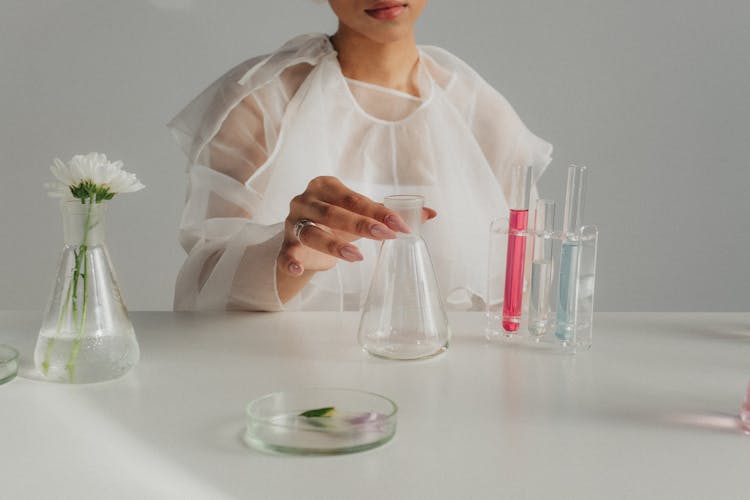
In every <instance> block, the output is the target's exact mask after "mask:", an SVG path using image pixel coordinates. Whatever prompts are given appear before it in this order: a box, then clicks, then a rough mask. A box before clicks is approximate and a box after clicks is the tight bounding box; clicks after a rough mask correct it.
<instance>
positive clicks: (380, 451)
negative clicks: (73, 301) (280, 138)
mask: <svg viewBox="0 0 750 500" xmlns="http://www.w3.org/2000/svg"><path fill="white" fill-rule="evenodd" d="M132 319H133V323H134V324H135V327H136V333H137V335H138V340H139V343H140V346H141V352H142V354H141V362H140V364H139V365H138V366H137V367H136V368H135V369H134V370H133V371H132V372H130V373H129V374H128V375H126V376H125V377H124V378H122V379H120V380H116V381H113V382H107V383H100V384H90V385H78V386H72V385H64V384H53V383H46V382H41V381H37V380H33V379H30V378H27V377H26V376H24V375H25V374H26V375H28V373H29V372H28V370H30V369H32V367H30V363H32V361H31V359H32V352H33V347H34V343H35V340H36V332H37V329H38V325H39V322H40V315H39V314H38V313H30V312H2V313H0V343H9V344H11V345H15V346H16V347H17V348H18V349H19V350H20V351H21V354H22V368H21V374H20V375H19V377H18V378H16V379H15V380H13V381H12V382H10V383H8V384H6V385H3V386H0V423H1V424H2V425H1V427H0V432H1V436H0V498H3V499H5V498H8V499H11V498H12V499H37V498H39V499H42V498H44V499H48V498H55V499H67V498H71V499H73V498H75V499H89V498H90V499H120V498H122V499H147V498H158V499H171V498H175V499H185V498H195V499H229V498H321V499H322V498H326V499H328V498H331V499H338V498H351V499H360V498H362V499H369V498H408V499H410V498H417V499H421V498H425V499H428V498H429V499H434V498H446V499H464V498H472V499H473V498H493V499H494V498H510V499H518V498H554V499H568V498H570V499H605V498H606V499H613V498H638V499H641V498H658V499H681V500H684V499H690V498H696V499H698V498H700V499H734V498H737V499H740V498H742V499H748V498H750V436H748V435H745V434H743V433H742V432H741V430H740V428H739V421H738V418H737V415H738V413H739V408H740V405H741V404H742V402H743V399H744V396H745V392H746V390H747V385H748V380H749V379H750V314H747V313H743V314H657V313H653V314H599V315H597V317H596V320H595V334H594V348H593V350H592V351H590V352H587V353H582V354H578V355H576V356H569V355H558V354H551V353H548V352H541V351H537V350H529V349H523V348H518V347H513V346H503V345H498V344H489V343H487V342H486V341H485V339H484V337H483V335H482V329H483V326H484V317H483V316H482V315H481V314H461V315H455V316H451V323H452V326H453V330H454V338H453V340H452V343H451V347H450V349H449V350H448V352H447V353H445V354H443V355H441V356H439V357H437V358H433V359H431V360H426V361H416V362H414V361H412V362H395V361H385V360H380V359H376V358H373V357H369V356H368V355H366V354H364V353H363V352H361V351H360V349H359V347H358V345H357V342H356V333H355V332H356V326H357V321H358V316H357V315H355V314H342V315H339V314H334V313H282V314H243V313H231V314H190V313H171V312H136V313H133V314H132ZM306 386H333V387H351V388H360V389H365V390H369V391H374V392H377V393H380V394H383V395H386V396H388V397H390V398H392V399H394V400H395V401H396V402H397V403H398V405H399V408H400V410H399V416H398V430H397V432H396V436H395V437H394V439H393V440H392V441H391V442H390V443H388V444H386V445H385V446H382V447H380V448H376V449H374V450H370V451H367V452H363V453H357V454H352V455H344V456H337V457H293V456H283V455H269V454H264V453H261V452H257V451H253V450H250V449H248V448H247V447H246V446H245V445H244V444H243V443H242V440H241V435H242V433H243V430H244V406H245V403H246V402H248V401H250V400H252V399H254V398H256V397H258V396H260V395H263V394H265V393H268V392H273V391H278V390H284V389H294V388H299V387H306Z"/></svg>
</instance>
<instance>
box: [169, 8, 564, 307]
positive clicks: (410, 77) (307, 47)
mask: <svg viewBox="0 0 750 500" xmlns="http://www.w3.org/2000/svg"><path fill="white" fill-rule="evenodd" d="M329 3H330V6H331V8H332V10H333V12H334V13H335V14H336V16H337V17H338V19H339V27H338V30H337V32H336V33H335V34H334V35H333V36H332V37H327V36H325V35H306V36H301V37H298V38H295V39H294V40H292V41H290V42H288V43H287V44H286V45H284V46H283V47H282V48H281V49H279V50H278V51H276V52H274V53H273V54H270V55H266V56H261V57H258V58H255V59H251V60H249V61H247V62H245V63H243V64H240V65H239V66H237V67H236V68H234V69H232V70H230V71H229V72H228V73H226V74H225V75H224V76H223V77H221V78H220V79H219V80H218V81H216V82H215V83H214V84H213V85H211V86H210V87H209V88H208V89H207V90H205V91H204V92H203V93H202V94H201V95H199V96H198V97H197V98H196V99H195V100H194V101H193V102H192V103H191V104H190V105H189V106H188V107H187V108H186V109H185V110H183V111H182V112H181V113H180V114H179V115H178V116H177V117H176V118H175V119H174V120H173V121H172V122H171V123H170V127H171V129H172V130H173V132H174V134H175V136H176V138H177V140H178V142H179V143H180V144H181V146H182V147H183V149H184V150H185V151H186V153H187V154H188V157H189V159H190V169H189V172H190V187H189V193H188V199H187V203H186V206H185V211H184V214H183V220H182V224H181V233H180V234H181V238H180V239H181V243H182V245H183V247H184V248H185V249H186V251H187V252H188V257H187V259H186V261H185V263H184V265H183V267H182V269H181V270H180V274H179V276H178V278H177V284H176V293H175V309H178V310H180V309H225V308H229V309H246V310H282V309H305V310H315V309H339V310H343V309H357V308H359V306H360V305H361V303H362V302H363V301H364V299H365V296H366V293H367V286H368V284H369V281H370V277H371V275H372V271H373V268H374V265H375V262H376V255H377V244H378V243H379V242H380V241H382V240H384V239H389V238H394V237H396V232H398V231H408V227H407V226H405V224H404V222H403V221H402V220H401V219H400V218H399V217H398V215H396V214H395V213H393V212H390V211H389V210H387V209H385V208H384V207H383V206H382V205H381V204H380V203H379V202H380V201H381V200H382V198H383V197H384V196H386V195H388V194H395V193H409V194H421V195H423V196H424V197H425V200H426V203H427V204H428V205H430V206H431V207H434V208H435V209H437V211H438V212H440V214H441V215H440V217H439V218H437V219H436V220H435V221H431V222H429V223H427V224H425V227H424V228H423V230H422V235H423V237H424V238H425V240H426V241H427V243H428V246H429V247H430V249H431V251H432V256H433V263H434V265H435V268H436V270H437V274H438V280H439V283H440V285H441V288H442V290H443V293H444V296H445V297H446V299H447V303H448V305H449V306H454V307H457V308H462V309H469V308H472V307H474V308H476V307H481V304H482V300H481V297H482V295H483V293H482V292H483V290H484V288H485V283H486V262H487V255H486V247H487V244H486V238H487V231H488V225H489V221H490V220H491V219H493V218H495V217H498V216H501V215H504V214H506V213H507V211H508V207H507V202H506V199H507V197H508V194H509V193H508V192H507V184H508V182H507V180H508V179H509V172H510V169H511V168H513V167H515V166H517V165H531V166H532V167H533V169H534V174H535V179H538V177H539V175H541V173H542V171H543V169H544V168H545V167H546V166H547V164H548V163H549V161H550V153H551V149H552V148H551V146H550V145H549V144H548V143H546V142H545V141H543V140H541V139H539V138H538V137H536V136H535V135H534V134H532V133H531V132H530V131H529V130H528V129H527V128H526V127H525V126H524V124H523V122H522V121H521V120H520V119H519V117H518V115H517V114H516V113H515V111H514V110H513V108H512V107H511V106H510V104H509V103H508V102H507V101H506V100H505V99H504V98H503V97H502V96H501V95H500V94H498V93H497V92H496V91H495V90H494V89H492V88H491V87H490V86H489V85H488V84H487V83H486V82H485V81H484V80H482V79H481V77H479V76H478V75H477V74H476V73H475V72H474V71H473V70H472V69H471V68H469V67H468V66H467V65H466V64H465V63H463V62H462V61H460V60H459V59H458V58H456V57H455V56H453V55H451V54H449V53H447V52H445V51H443V50H441V49H439V48H435V47H418V46H417V45H416V42H415V40H414V23H415V22H416V20H417V18H418V17H419V15H420V13H421V12H422V10H423V8H424V7H425V4H426V3H427V0H410V1H408V2H404V1H395V0H385V1H374V0H330V2H329ZM435 215H436V211H435V210H433V209H425V212H424V219H430V218H433V217H435Z"/></svg>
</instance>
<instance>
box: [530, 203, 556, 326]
mask: <svg viewBox="0 0 750 500" xmlns="http://www.w3.org/2000/svg"><path fill="white" fill-rule="evenodd" d="M554 227H555V202H554V200H538V201H537V204H536V210H535V211H534V233H533V234H534V240H533V241H534V250H533V258H532V260H531V293H530V294H529V332H530V333H531V334H532V335H533V336H535V337H537V338H538V337H541V336H542V335H544V334H545V333H547V330H548V329H549V328H550V325H551V324H552V323H553V319H554V318H553V315H552V304H551V301H550V298H551V294H552V280H553V275H552V273H553V264H552V236H553V233H554Z"/></svg>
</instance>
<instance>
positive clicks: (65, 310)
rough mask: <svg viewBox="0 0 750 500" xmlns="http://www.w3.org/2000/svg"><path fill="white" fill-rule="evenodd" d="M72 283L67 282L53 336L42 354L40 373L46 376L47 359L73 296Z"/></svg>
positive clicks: (47, 371)
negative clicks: (63, 301) (66, 291)
mask: <svg viewBox="0 0 750 500" xmlns="http://www.w3.org/2000/svg"><path fill="white" fill-rule="evenodd" d="M72 292H73V282H72V281H70V282H68V293H67V294H66V296H65V304H64V305H63V306H62V308H61V309H60V317H59V318H58V319H57V329H56V331H55V336H54V337H52V338H51V339H49V340H48V341H47V350H46V351H45V352H44V362H43V363H42V372H43V373H44V374H45V375H47V373H49V358H50V356H51V355H52V347H53V346H54V345H55V339H56V338H57V337H59V336H60V331H61V330H62V324H63V321H65V316H66V315H67V313H68V306H69V305H70V297H71V295H73V293H72Z"/></svg>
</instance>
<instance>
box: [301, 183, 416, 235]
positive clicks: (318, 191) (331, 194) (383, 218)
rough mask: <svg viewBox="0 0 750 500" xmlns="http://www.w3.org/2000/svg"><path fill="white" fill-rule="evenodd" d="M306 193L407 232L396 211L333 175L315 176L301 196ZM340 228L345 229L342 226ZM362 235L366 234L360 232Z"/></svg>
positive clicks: (390, 227)
mask: <svg viewBox="0 0 750 500" xmlns="http://www.w3.org/2000/svg"><path fill="white" fill-rule="evenodd" d="M306 194H307V195H312V197H313V198H317V199H318V200H319V201H321V202H324V203H327V204H329V205H333V206H337V207H341V208H343V209H345V210H346V211H349V212H352V213H356V214H359V215H363V216H365V217H369V218H371V219H374V220H376V221H378V222H381V223H383V224H385V225H386V226H387V227H388V228H389V229H391V230H392V231H400V232H405V233H408V232H409V226H407V225H406V223H405V222H404V221H403V219H402V218H401V217H399V215H398V214H397V213H396V212H393V211H391V210H388V209H387V208H385V206H383V204H382V203H377V202H374V201H373V200H371V199H370V198H368V197H367V196H364V195H361V194H359V193H357V192H355V191H352V190H351V189H349V188H348V187H346V186H345V185H344V184H343V183H342V182H341V181H340V180H338V179H337V178H335V177H316V178H315V179H313V180H312V181H310V183H309V184H308V189H307V191H305V193H304V194H303V195H302V196H303V197H304V196H305V195H306ZM307 201H311V200H307ZM330 227H335V228H336V229H339V227H337V226H333V225H331V226H330ZM341 229H342V230H346V229H344V228H341ZM354 234H361V233H354ZM362 236H366V235H364V234H362ZM370 237H371V236H370ZM376 239H382V238H376Z"/></svg>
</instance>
